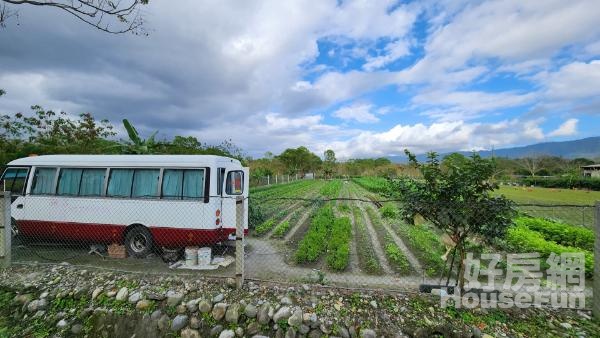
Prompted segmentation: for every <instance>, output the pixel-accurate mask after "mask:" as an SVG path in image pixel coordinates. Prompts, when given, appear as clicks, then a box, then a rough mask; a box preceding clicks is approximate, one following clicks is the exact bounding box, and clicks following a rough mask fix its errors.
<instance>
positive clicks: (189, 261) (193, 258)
mask: <svg viewBox="0 0 600 338" xmlns="http://www.w3.org/2000/svg"><path fill="white" fill-rule="evenodd" d="M185 265H187V266H194V265H198V247H195V246H188V247H186V248H185Z"/></svg>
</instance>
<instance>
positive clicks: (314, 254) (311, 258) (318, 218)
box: [296, 205, 335, 263]
mask: <svg viewBox="0 0 600 338" xmlns="http://www.w3.org/2000/svg"><path fill="white" fill-rule="evenodd" d="M334 219H335V217H334V215H333V209H332V208H331V206H330V205H325V206H323V207H321V208H320V209H319V210H317V212H316V214H315V215H314V217H313V219H312V220H311V222H310V226H309V228H308V231H307V232H306V234H304V237H303V238H302V240H301V241H300V243H298V249H297V250H296V262H297V263H306V262H315V261H316V260H318V259H319V257H321V254H322V253H323V252H324V251H325V249H326V248H327V247H326V246H325V245H323V243H324V240H325V239H326V238H327V234H328V232H329V228H331V226H332V224H333V221H334Z"/></svg>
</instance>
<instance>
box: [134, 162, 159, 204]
mask: <svg viewBox="0 0 600 338" xmlns="http://www.w3.org/2000/svg"><path fill="white" fill-rule="evenodd" d="M159 174H160V170H158V169H136V170H135V175H133V189H132V190H131V196H132V197H142V198H152V197H157V194H158V176H159Z"/></svg>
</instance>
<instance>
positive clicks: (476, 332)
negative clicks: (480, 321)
mask: <svg viewBox="0 0 600 338" xmlns="http://www.w3.org/2000/svg"><path fill="white" fill-rule="evenodd" d="M481 334H482V333H481V330H480V329H479V328H478V327H477V326H473V327H472V328H471V335H472V337H473V338H481Z"/></svg>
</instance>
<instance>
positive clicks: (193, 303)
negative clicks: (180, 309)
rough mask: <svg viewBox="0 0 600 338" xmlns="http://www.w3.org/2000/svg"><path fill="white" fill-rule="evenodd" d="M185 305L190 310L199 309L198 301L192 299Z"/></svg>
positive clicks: (192, 311)
mask: <svg viewBox="0 0 600 338" xmlns="http://www.w3.org/2000/svg"><path fill="white" fill-rule="evenodd" d="M185 307H186V308H187V310H188V312H191V313H194V312H196V311H198V301H196V300H190V301H189V302H187V303H186V304H185Z"/></svg>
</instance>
